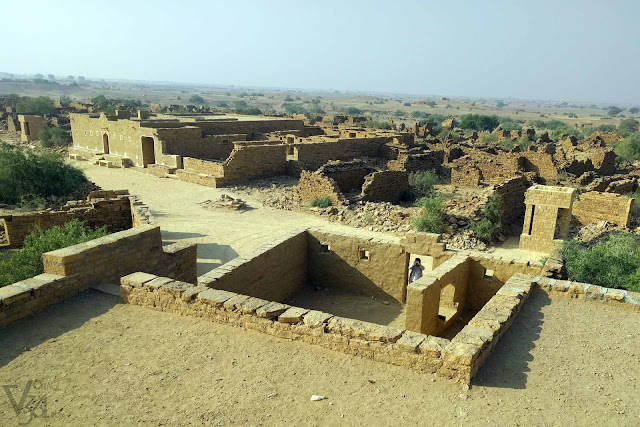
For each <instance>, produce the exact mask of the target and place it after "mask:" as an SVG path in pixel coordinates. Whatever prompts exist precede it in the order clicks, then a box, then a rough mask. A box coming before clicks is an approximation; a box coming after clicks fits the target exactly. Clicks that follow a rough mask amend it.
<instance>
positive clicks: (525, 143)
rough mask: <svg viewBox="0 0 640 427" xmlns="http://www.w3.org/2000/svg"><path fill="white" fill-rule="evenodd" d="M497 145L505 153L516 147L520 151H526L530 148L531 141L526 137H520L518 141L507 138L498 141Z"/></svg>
mask: <svg viewBox="0 0 640 427" xmlns="http://www.w3.org/2000/svg"><path fill="white" fill-rule="evenodd" d="M499 145H500V148H502V149H503V150H507V151H509V150H511V149H513V147H515V146H516V145H517V146H518V147H519V148H520V151H526V150H528V149H529V147H530V146H531V140H530V139H529V138H527V137H526V136H522V137H520V138H518V139H510V138H507V139H503V140H502V141H500V144H499Z"/></svg>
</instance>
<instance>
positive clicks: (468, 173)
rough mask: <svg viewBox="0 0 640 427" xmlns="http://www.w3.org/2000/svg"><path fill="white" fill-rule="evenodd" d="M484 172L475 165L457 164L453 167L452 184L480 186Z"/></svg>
mask: <svg viewBox="0 0 640 427" xmlns="http://www.w3.org/2000/svg"><path fill="white" fill-rule="evenodd" d="M482 178H483V177H482V172H481V171H480V168H478V167H477V166H475V165H465V164H456V165H455V166H453V167H452V168H451V185H459V186H461V187H479V186H480V183H481V182H482Z"/></svg>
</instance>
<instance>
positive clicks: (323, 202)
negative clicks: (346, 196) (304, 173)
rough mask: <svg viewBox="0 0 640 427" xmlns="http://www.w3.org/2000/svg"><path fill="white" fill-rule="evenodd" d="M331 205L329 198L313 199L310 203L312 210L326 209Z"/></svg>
mask: <svg viewBox="0 0 640 427" xmlns="http://www.w3.org/2000/svg"><path fill="white" fill-rule="evenodd" d="M331 205H333V202H332V201H331V197H328V196H327V197H319V198H317V199H313V200H312V201H311V206H313V207H314V208H323V209H324V208H328V207H329V206H331Z"/></svg>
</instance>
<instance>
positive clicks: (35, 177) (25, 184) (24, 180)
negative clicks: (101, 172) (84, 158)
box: [0, 142, 87, 204]
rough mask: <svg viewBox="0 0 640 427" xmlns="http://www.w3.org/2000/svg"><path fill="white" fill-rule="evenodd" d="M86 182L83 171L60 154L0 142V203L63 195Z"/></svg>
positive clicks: (13, 202) (76, 189)
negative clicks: (67, 161)
mask: <svg viewBox="0 0 640 427" xmlns="http://www.w3.org/2000/svg"><path fill="white" fill-rule="evenodd" d="M86 182H87V178H86V177H85V176H84V173H83V172H82V171H81V170H80V169H78V168H76V167H75V166H72V165H70V164H68V163H66V162H65V161H64V159H63V158H62V156H61V155H60V154H57V153H55V152H53V151H50V150H30V149H28V148H22V147H17V146H12V145H9V144H5V143H1V142H0V203H8V204H17V203H21V202H23V201H27V200H33V199H34V198H46V197H49V196H58V197H60V196H66V195H69V194H71V193H73V192H75V191H78V190H79V189H80V188H81V187H82V186H83V185H84V184H85V183H86Z"/></svg>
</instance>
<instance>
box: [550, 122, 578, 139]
mask: <svg viewBox="0 0 640 427" xmlns="http://www.w3.org/2000/svg"><path fill="white" fill-rule="evenodd" d="M562 135H569V136H575V137H576V138H582V133H581V132H580V131H579V130H578V129H576V128H572V127H569V126H565V127H561V128H558V129H555V130H552V131H551V132H550V133H549V137H550V138H551V139H553V140H554V141H557V140H558V139H559V138H560V137H561V136H562Z"/></svg>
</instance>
